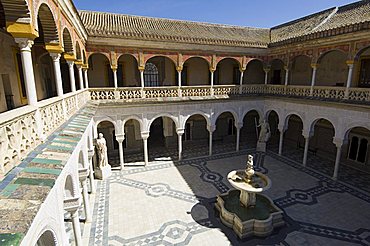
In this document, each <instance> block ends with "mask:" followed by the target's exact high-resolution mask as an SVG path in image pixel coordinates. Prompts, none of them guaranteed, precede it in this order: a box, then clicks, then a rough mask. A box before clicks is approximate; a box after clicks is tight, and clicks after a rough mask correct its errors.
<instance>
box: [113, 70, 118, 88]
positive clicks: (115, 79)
mask: <svg viewBox="0 0 370 246" xmlns="http://www.w3.org/2000/svg"><path fill="white" fill-rule="evenodd" d="M113 81H114V88H117V87H118V79H117V69H113Z"/></svg>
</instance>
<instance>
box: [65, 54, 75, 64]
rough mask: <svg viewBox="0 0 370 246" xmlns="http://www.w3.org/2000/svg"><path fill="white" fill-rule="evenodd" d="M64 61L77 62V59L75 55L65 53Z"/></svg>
mask: <svg viewBox="0 0 370 246" xmlns="http://www.w3.org/2000/svg"><path fill="white" fill-rule="evenodd" d="M63 57H64V59H65V60H66V61H67V62H68V61H73V62H74V61H76V57H75V55H74V54H68V53H65V54H64V55H63Z"/></svg>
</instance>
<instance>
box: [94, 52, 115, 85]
mask: <svg viewBox="0 0 370 246" xmlns="http://www.w3.org/2000/svg"><path fill="white" fill-rule="evenodd" d="M88 64H89V70H88V77H89V87H92V88H94V87H95V88H96V87H114V82H113V72H112V69H111V64H110V61H109V58H108V57H107V56H106V54H104V53H93V54H90V55H89V57H88Z"/></svg>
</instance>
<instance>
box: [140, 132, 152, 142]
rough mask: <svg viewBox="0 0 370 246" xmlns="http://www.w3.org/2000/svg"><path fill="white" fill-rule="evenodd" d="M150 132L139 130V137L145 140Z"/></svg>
mask: <svg viewBox="0 0 370 246" xmlns="http://www.w3.org/2000/svg"><path fill="white" fill-rule="evenodd" d="M149 135H150V132H141V138H142V139H143V140H147V139H148V138H149Z"/></svg>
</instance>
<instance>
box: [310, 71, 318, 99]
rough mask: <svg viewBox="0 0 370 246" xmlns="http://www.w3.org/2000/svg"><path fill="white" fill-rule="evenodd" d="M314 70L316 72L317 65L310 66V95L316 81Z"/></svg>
mask: <svg viewBox="0 0 370 246" xmlns="http://www.w3.org/2000/svg"><path fill="white" fill-rule="evenodd" d="M316 72H317V66H312V78H311V89H310V96H312V95H313V88H314V86H315V83H316Z"/></svg>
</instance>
